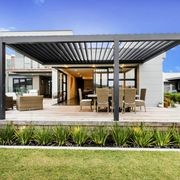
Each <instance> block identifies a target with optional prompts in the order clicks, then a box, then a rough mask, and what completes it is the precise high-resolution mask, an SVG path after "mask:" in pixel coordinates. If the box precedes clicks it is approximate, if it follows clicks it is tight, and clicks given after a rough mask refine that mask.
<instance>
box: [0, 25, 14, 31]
mask: <svg viewBox="0 0 180 180" xmlns="http://www.w3.org/2000/svg"><path fill="white" fill-rule="evenodd" d="M15 29H16V28H15V27H13V26H11V27H7V28H5V27H0V31H13V30H15Z"/></svg>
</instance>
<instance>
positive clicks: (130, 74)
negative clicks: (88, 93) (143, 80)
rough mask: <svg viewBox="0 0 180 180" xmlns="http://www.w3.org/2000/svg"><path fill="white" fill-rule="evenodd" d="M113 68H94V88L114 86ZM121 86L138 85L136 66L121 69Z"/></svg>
mask: <svg viewBox="0 0 180 180" xmlns="http://www.w3.org/2000/svg"><path fill="white" fill-rule="evenodd" d="M113 71H114V70H113V68H98V69H95V70H94V88H97V87H113V82H114V72H113ZM119 86H121V87H136V86H137V85H136V67H131V68H124V69H120V73H119Z"/></svg>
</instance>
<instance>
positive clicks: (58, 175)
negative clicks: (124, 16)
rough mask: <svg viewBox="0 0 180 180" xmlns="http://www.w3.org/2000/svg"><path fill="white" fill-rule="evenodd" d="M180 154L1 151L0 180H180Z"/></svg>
mask: <svg viewBox="0 0 180 180" xmlns="http://www.w3.org/2000/svg"><path fill="white" fill-rule="evenodd" d="M179 178H180V153H178V152H135V151H134V152H131V151H79V150H76V151H75V150H74V151H73V150H22V149H0V179H1V180H3V179H18V180H19V179H38V180H39V179H53V180H54V179H68V180H69V179H73V180H76V179H78V180H79V179H83V180H88V179H103V180H104V179H105V180H106V179H108V180H109V179H113V180H115V179H118V180H119V179H179Z"/></svg>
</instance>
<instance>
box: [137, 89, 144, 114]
mask: <svg viewBox="0 0 180 180" xmlns="http://www.w3.org/2000/svg"><path fill="white" fill-rule="evenodd" d="M145 98H146V89H141V92H140V99H136V100H135V103H136V106H137V107H140V110H141V106H144V111H145V112H146V104H145Z"/></svg>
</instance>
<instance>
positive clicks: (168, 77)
mask: <svg viewBox="0 0 180 180" xmlns="http://www.w3.org/2000/svg"><path fill="white" fill-rule="evenodd" d="M177 79H180V73H163V81H164V82H168V81H170V80H177Z"/></svg>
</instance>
